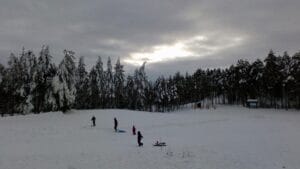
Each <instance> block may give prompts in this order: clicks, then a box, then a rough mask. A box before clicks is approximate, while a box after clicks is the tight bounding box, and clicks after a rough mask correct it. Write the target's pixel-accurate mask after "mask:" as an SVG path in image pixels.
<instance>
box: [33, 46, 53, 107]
mask: <svg viewBox="0 0 300 169" xmlns="http://www.w3.org/2000/svg"><path fill="white" fill-rule="evenodd" d="M51 60H52V56H51V55H50V52H49V47H48V46H43V47H42V50H41V51H40V56H39V58H38V61H37V62H38V64H37V71H36V74H35V76H34V79H33V80H34V82H35V84H36V85H35V88H34V90H33V104H34V112H36V113H39V112H41V111H43V112H46V111H53V110H57V108H58V106H57V102H56V99H55V96H54V91H53V90H54V87H53V83H52V81H53V78H54V76H55V75H56V73H57V70H56V69H57V68H56V67H55V65H54V63H52V61H51Z"/></svg>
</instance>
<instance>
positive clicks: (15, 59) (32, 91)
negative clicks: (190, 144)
mask: <svg viewBox="0 0 300 169" xmlns="http://www.w3.org/2000/svg"><path fill="white" fill-rule="evenodd" d="M52 58H53V57H52V56H51V54H50V51H49V47H48V46H43V47H42V49H41V51H40V52H39V55H38V56H36V55H35V54H34V53H33V52H32V51H31V50H25V49H23V50H22V52H21V54H19V56H16V55H15V54H11V55H10V57H9V61H8V64H7V66H3V65H2V64H0V112H1V114H2V115H4V114H11V115H13V114H28V113H40V112H49V111H63V112H66V111H68V110H70V109H72V108H74V109H99V108H100V109H102V108H120V109H132V110H143V111H160V112H165V111H172V110H175V109H178V108H180V107H181V106H182V105H186V104H188V103H193V102H202V103H204V101H205V103H206V104H208V103H209V104H211V105H214V104H215V103H216V102H217V103H223V104H243V105H245V103H246V101H247V99H258V101H259V105H260V106H261V107H272V108H300V52H298V53H296V54H294V55H293V56H292V57H291V56H289V55H288V53H287V52H284V54H283V56H280V55H278V56H276V54H275V53H274V52H273V51H272V50H271V51H270V52H269V54H268V55H267V57H266V58H265V59H264V60H263V61H262V60H260V59H257V60H256V61H254V62H252V63H250V62H249V61H247V60H239V61H238V62H237V63H236V64H235V65H232V66H230V67H229V68H225V69H220V68H216V69H201V68H199V69H197V70H196V71H195V72H194V73H192V74H188V73H185V74H184V75H182V74H181V73H180V72H177V73H176V74H175V75H173V76H169V77H164V76H160V77H158V78H157V79H156V80H155V81H149V80H148V77H147V75H146V72H145V63H144V64H143V65H142V66H141V67H139V68H137V69H136V70H135V71H134V73H133V74H132V75H127V76H126V75H125V73H124V66H123V65H122V64H121V62H120V59H118V60H117V62H116V63H115V64H114V66H113V65H112V63H111V59H110V58H108V60H107V63H106V64H107V65H106V70H104V68H103V62H102V58H101V57H98V59H97V62H96V64H95V65H94V66H93V67H92V68H91V70H90V71H87V70H86V65H85V63H84V57H80V58H79V61H78V64H76V62H75V53H74V52H73V51H68V50H64V58H63V59H62V61H61V62H60V63H59V65H55V64H54V63H53V62H52Z"/></svg>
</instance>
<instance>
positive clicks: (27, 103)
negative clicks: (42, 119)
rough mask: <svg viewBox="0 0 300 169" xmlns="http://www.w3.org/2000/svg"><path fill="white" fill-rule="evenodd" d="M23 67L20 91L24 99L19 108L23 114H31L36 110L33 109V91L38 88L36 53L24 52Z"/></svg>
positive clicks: (21, 59)
mask: <svg viewBox="0 0 300 169" xmlns="http://www.w3.org/2000/svg"><path fill="white" fill-rule="evenodd" d="M20 66H21V75H20V76H21V79H22V81H23V83H22V85H21V87H20V88H19V89H18V90H20V94H21V97H23V99H22V101H21V103H20V105H19V106H18V111H19V112H21V113H23V114H28V113H31V112H32V110H33V109H34V107H33V104H32V103H33V101H32V99H33V90H34V88H35V86H36V84H35V82H34V80H33V78H34V76H35V74H36V71H37V61H36V57H35V55H34V53H33V52H32V51H30V50H29V51H26V52H25V51H24V49H23V52H22V54H21V57H20Z"/></svg>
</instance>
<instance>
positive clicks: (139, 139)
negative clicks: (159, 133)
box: [137, 131, 143, 147]
mask: <svg viewBox="0 0 300 169" xmlns="http://www.w3.org/2000/svg"><path fill="white" fill-rule="evenodd" d="M142 138H143V136H142V134H141V132H140V131H138V132H137V142H138V145H139V147H141V146H143V143H142Z"/></svg>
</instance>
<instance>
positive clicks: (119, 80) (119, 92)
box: [114, 58, 125, 108]
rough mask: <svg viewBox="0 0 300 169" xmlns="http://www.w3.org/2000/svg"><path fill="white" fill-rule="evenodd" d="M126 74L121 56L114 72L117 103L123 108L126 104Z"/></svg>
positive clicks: (118, 106)
mask: <svg viewBox="0 0 300 169" xmlns="http://www.w3.org/2000/svg"><path fill="white" fill-rule="evenodd" d="M124 78H125V75H124V70H123V65H121V63H120V58H119V59H118V60H117V63H116V66H115V74H114V91H115V103H116V107H117V108H123V107H124V106H125V105H124V96H125V93H124V81H125V79H124Z"/></svg>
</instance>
